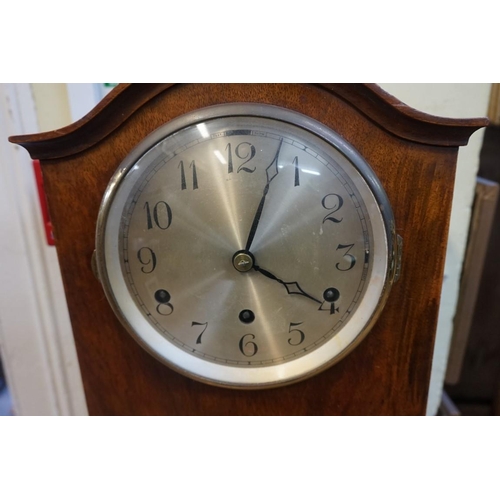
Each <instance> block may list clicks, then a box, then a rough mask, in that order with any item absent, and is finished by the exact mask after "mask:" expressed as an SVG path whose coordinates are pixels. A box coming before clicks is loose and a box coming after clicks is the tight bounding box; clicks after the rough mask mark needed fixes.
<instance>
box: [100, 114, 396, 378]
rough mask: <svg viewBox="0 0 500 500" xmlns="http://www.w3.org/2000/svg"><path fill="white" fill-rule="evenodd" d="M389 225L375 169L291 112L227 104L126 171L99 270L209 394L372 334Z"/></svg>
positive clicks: (109, 216) (332, 353)
mask: <svg viewBox="0 0 500 500" xmlns="http://www.w3.org/2000/svg"><path fill="white" fill-rule="evenodd" d="M381 205H383V206H384V208H383V209H382V210H381V208H380V207H381ZM382 212H384V214H383V213H382ZM391 221H392V219H391V217H390V207H389V204H388V203H387V201H386V198H385V195H384V193H383V191H382V190H381V188H380V186H379V185H378V182H377V180H376V178H375V176H374V174H373V172H372V171H371V170H370V168H369V167H368V166H367V165H366V163H364V161H363V160H362V159H361V157H360V156H359V155H358V154H357V153H356V152H355V151H354V150H352V148H351V147H350V146H349V145H348V144H347V143H346V142H345V141H343V140H342V139H341V138H340V137H338V136H336V135H335V134H334V133H333V132H331V131H329V130H327V129H324V128H323V127H321V126H320V125H319V124H317V122H312V121H311V120H308V119H306V118H305V117H302V115H297V114H296V113H291V112H288V111H285V110H281V109H279V108H278V109H277V108H274V107H269V106H255V105H239V106H219V107H217V108H209V109H207V110H205V111H204V113H201V115H200V113H198V114H196V115H195V114H193V115H188V116H186V117H183V118H182V119H180V120H177V122H175V121H174V122H172V123H170V124H168V125H167V126H166V127H164V128H163V129H160V130H158V131H157V132H155V133H154V134H153V135H152V136H151V137H149V138H148V139H146V141H145V142H144V143H143V144H142V145H140V146H139V148H138V149H136V150H135V151H134V152H133V153H132V154H131V156H129V158H128V159H127V160H125V162H124V164H123V166H122V167H121V168H120V169H119V171H118V172H117V174H116V175H115V178H114V179H113V180H112V182H111V184H110V187H109V188H108V192H107V194H106V196H105V199H104V202H103V207H102V209H101V215H100V220H99V225H98V226H99V227H98V245H97V248H98V263H99V274H100V276H101V279H102V281H103V284H104V287H105V290H106V293H107V295H108V298H109V299H110V302H111V304H112V306H113V307H114V309H115V311H116V312H117V314H118V315H119V317H120V319H121V320H122V321H123V322H124V324H125V325H126V327H127V328H128V329H129V331H130V332H131V333H132V334H133V335H134V336H135V337H136V339H137V340H138V341H139V342H140V343H141V344H142V345H143V346H144V347H146V348H147V349H148V350H150V351H151V352H152V353H153V354H154V355H155V356H156V357H158V358H159V359H160V360H161V361H163V362H165V363H166V364H169V365H170V366H173V367H174V368H176V369H177V370H180V371H182V372H184V373H186V374H187V375H190V376H192V377H194V378H197V379H202V380H205V381H207V382H209V383H217V384H222V385H228V386H237V387H241V386H249V387H265V386H269V385H279V384H285V383H290V382H292V381H295V380H299V379H301V378H304V377H306V376H309V375H311V374H313V373H315V372H317V371H319V370H321V369H323V368H325V367H326V366H328V365H330V364H332V363H333V362H335V361H336V360H338V359H340V358H341V357H342V356H344V355H345V354H346V353H347V352H348V351H349V350H350V349H352V348H353V347H354V346H355V345H356V344H357V343H358V342H359V340H360V339H361V338H362V337H363V336H364V335H365V334H366V332H367V331H368V329H369V328H370V326H371V325H372V323H373V320H374V318H375V317H376V315H377V314H378V312H379V310H380V308H381V306H382V304H383V302H384V299H385V296H386V293H387V288H388V284H389V281H390V279H389V277H388V273H389V267H390V262H389V261H390V257H391V244H392V242H391V240H390V239H391V234H390V227H389V226H390V225H391Z"/></svg>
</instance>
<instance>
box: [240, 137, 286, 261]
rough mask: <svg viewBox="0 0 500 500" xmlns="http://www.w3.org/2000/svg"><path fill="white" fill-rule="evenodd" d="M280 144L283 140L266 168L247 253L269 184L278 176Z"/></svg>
mask: <svg viewBox="0 0 500 500" xmlns="http://www.w3.org/2000/svg"><path fill="white" fill-rule="evenodd" d="M282 144H283V138H282V139H281V140H280V143H279V146H278V150H277V151H276V154H275V155H274V158H273V161H272V162H271V164H270V165H269V166H268V167H267V168H266V177H267V184H266V186H265V187H264V192H263V193H262V198H261V200H260V203H259V206H258V207H257V212H255V216H254V218H253V222H252V227H251V228H250V234H249V235H248V239H247V244H246V245H245V250H246V251H247V252H248V251H249V250H250V247H251V246H252V242H253V238H254V236H255V233H256V232H257V227H258V225H259V222H260V216H261V215H262V210H264V203H265V201H266V196H267V193H268V191H269V184H271V181H272V180H273V179H274V178H275V177H276V176H277V175H278V174H279V170H278V157H279V154H280V150H281V145H282Z"/></svg>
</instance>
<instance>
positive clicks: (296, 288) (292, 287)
mask: <svg viewBox="0 0 500 500" xmlns="http://www.w3.org/2000/svg"><path fill="white" fill-rule="evenodd" d="M253 269H255V270H256V271H258V272H259V273H261V274H263V275H264V276H266V278H271V279H272V280H274V281H277V282H278V283H281V284H282V285H283V286H284V287H285V288H286V291H287V292H288V294H289V295H303V296H304V297H307V298H308V299H311V300H314V302H317V303H318V304H323V303H322V302H321V301H320V300H318V299H315V298H314V297H312V296H311V295H309V294H308V293H306V292H304V290H302V288H301V287H300V285H299V284H298V283H297V282H296V281H283V280H280V279H279V278H277V277H276V276H275V275H274V274H272V273H270V272H269V271H266V270H265V269H262V268H261V267H259V266H258V265H256V264H254V266H253Z"/></svg>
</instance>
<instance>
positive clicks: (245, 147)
mask: <svg viewBox="0 0 500 500" xmlns="http://www.w3.org/2000/svg"><path fill="white" fill-rule="evenodd" d="M226 151H227V173H228V174H232V173H233V169H234V164H233V149H232V145H231V143H230V142H229V143H228V145H227V146H226ZM234 154H235V156H236V157H237V158H239V159H240V160H244V161H243V163H241V164H240V166H239V167H238V169H237V170H236V173H237V174H238V173H240V172H241V171H242V170H243V171H244V172H248V173H250V174H251V173H253V172H255V169H256V167H253V168H250V167H245V166H244V165H246V164H247V163H248V162H249V161H250V160H252V159H253V157H254V156H255V146H253V145H252V144H250V143H249V142H240V143H239V144H238V145H237V146H236V148H235V149H234Z"/></svg>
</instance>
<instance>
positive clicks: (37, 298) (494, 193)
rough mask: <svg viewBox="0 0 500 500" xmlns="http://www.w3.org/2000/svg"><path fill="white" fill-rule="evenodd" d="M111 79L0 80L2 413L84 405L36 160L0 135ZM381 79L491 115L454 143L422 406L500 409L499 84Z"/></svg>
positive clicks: (73, 112) (437, 106)
mask: <svg viewBox="0 0 500 500" xmlns="http://www.w3.org/2000/svg"><path fill="white" fill-rule="evenodd" d="M115 85H116V84H112V83H85V84H83V83H82V84H79V83H73V84H50V83H43V84H34V83H33V84H29V83H23V84H0V204H1V207H0V218H1V220H0V227H1V228H2V229H3V231H4V235H3V237H2V238H1V239H0V276H2V280H1V283H0V359H1V363H0V415H85V414H86V413H87V408H86V403H85V396H84V392H83V387H82V382H81V378H80V372H79V367H78V360H77V357H76V353H75V347H74V342H73V337H72V331H71V324H70V321H69V317H68V312H67V308H66V303H65V297H64V291H63V288H62V283H61V278H60V275H59V268H58V263H57V256H56V252H55V247H54V246H53V245H52V244H51V228H50V221H49V220H48V219H47V217H46V214H45V213H44V207H43V194H42V196H41V197H40V189H42V188H41V183H40V180H39V179H38V180H37V174H38V170H37V165H36V163H35V164H34V162H33V161H32V160H31V159H30V158H29V156H28V154H27V153H26V151H25V150H24V149H22V148H19V147H16V146H14V145H12V144H10V143H9V142H8V141H7V137H8V136H10V135H18V134H30V133H37V132H44V131H48V130H54V129H58V128H61V127H64V126H66V125H69V124H71V123H73V122H75V121H77V120H78V119H80V118H81V117H83V116H84V115H85V114H87V113H88V112H89V111H90V110H91V109H92V108H93V107H94V106H95V105H96V104H97V103H98V102H99V101H100V100H101V99H102V98H103V97H104V96H105V95H106V94H107V93H108V92H110V91H111V90H112V89H113V87H114V86H115ZM379 85H380V86H381V87H382V88H383V89H385V90H386V91H387V92H389V93H390V94H392V95H394V96H395V97H397V98H398V99H400V100H401V101H403V102H404V103H406V104H408V105H409V106H411V107H414V108H416V109H418V110H420V111H423V112H426V113H429V114H433V115H438V116H446V117H452V118H471V117H482V116H488V117H489V118H490V121H491V125H490V126H489V127H488V128H487V129H486V130H481V131H478V132H476V133H475V134H474V135H473V136H472V138H471V140H470V142H469V145H468V146H466V147H463V148H460V152H459V159H458V168H457V177H456V183H455V193H454V201H453V211H452V218H451V225H450V234H449V239H448V250H447V258H446V268H445V278H444V283H443V290H442V298H441V308H440V316H439V322H438V332H437V337H436V343H435V351H434V358H433V368H432V374H431V381H430V387H429V399H428V406H427V414H428V415H442V416H460V415H500V328H499V325H500V307H499V306H498V304H499V303H500V259H498V254H499V253H500V229H499V228H500V213H499V205H498V204H497V198H498V183H499V182H500V84H490V83H472V84H452V83H450V84H448V83H441V84H388V83H382V84H379ZM42 193H43V191H42ZM41 202H42V204H41Z"/></svg>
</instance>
